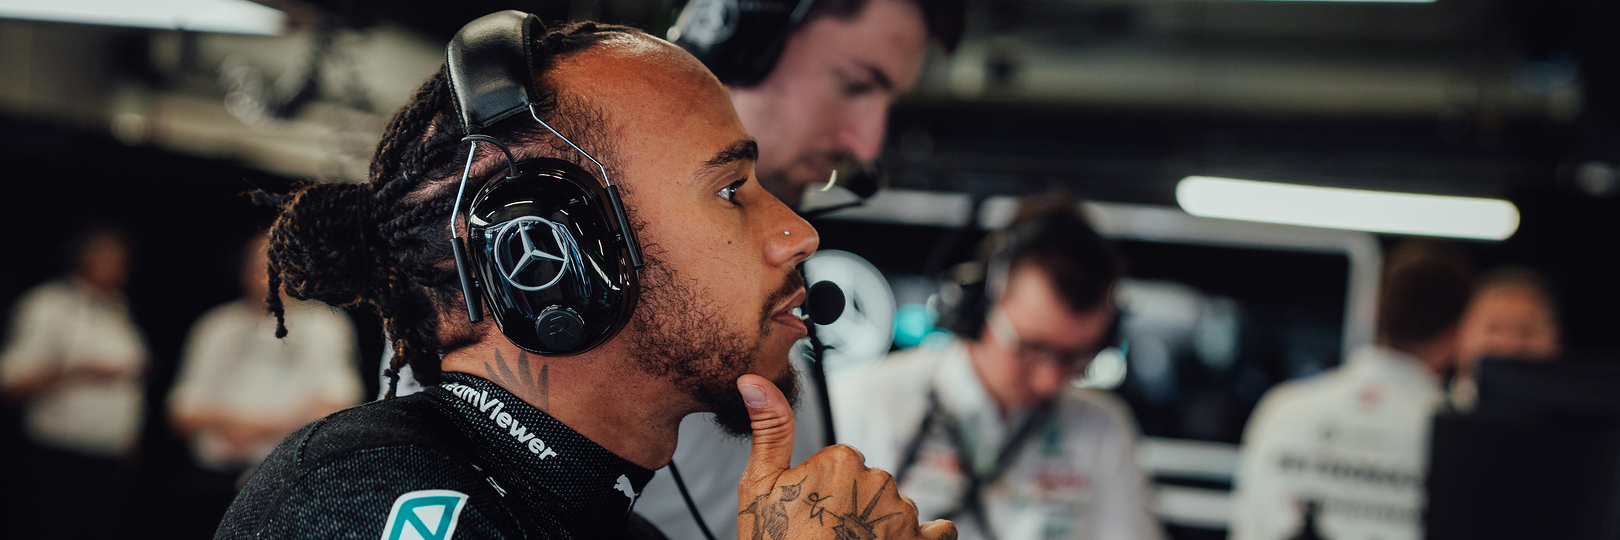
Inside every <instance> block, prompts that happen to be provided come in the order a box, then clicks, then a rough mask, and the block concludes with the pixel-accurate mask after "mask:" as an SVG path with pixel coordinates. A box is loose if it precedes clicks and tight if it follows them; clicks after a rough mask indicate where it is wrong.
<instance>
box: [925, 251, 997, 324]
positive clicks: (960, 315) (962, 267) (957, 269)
mask: <svg viewBox="0 0 1620 540" xmlns="http://www.w3.org/2000/svg"><path fill="white" fill-rule="evenodd" d="M987 296H988V291H987V290H986V287H985V282H984V269H983V266H982V265H980V264H978V263H962V264H958V265H956V266H953V267H951V269H950V270H947V271H946V272H945V276H944V278H943V279H941V280H940V289H939V294H937V295H935V298H936V299H937V305H935V306H934V309H935V310H936V311H938V312H939V323H938V324H937V325H935V326H937V327H939V328H944V329H946V330H949V331H950V332H951V333H953V334H956V335H957V337H962V338H966V339H979V334H980V333H982V332H983V331H984V322H985V319H986V317H987V316H988V315H989V306H988V305H987V304H988V303H989V299H988V298H987Z"/></svg>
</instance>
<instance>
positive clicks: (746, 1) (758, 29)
mask: <svg viewBox="0 0 1620 540" xmlns="http://www.w3.org/2000/svg"><path fill="white" fill-rule="evenodd" d="M808 1H810V0H801V1H794V0H691V1H690V2H687V4H686V7H685V8H683V9H681V13H680V15H678V16H677V17H676V19H675V25H674V26H672V27H670V29H669V40H670V41H672V42H674V43H675V44H676V45H679V46H680V47H681V48H682V49H686V52H688V53H691V54H692V56H695V57H697V59H698V60H699V61H701V62H703V65H705V66H708V68H709V71H712V72H714V75H715V77H717V78H719V79H720V82H722V83H725V84H728V85H736V86H743V87H747V86H753V85H755V84H759V82H760V81H763V80H765V77H767V76H769V75H770V74H771V71H772V70H773V69H775V68H776V62H777V60H778V59H779V58H780V57H781V56H782V48H783V47H784V46H786V44H787V37H788V34H790V33H791V31H792V30H793V16H794V14H795V13H796V12H797V11H798V10H799V7H800V4H801V3H803V2H808ZM801 15H802V14H801Z"/></svg>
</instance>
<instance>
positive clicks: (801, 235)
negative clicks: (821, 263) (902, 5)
mask: <svg viewBox="0 0 1620 540" xmlns="http://www.w3.org/2000/svg"><path fill="white" fill-rule="evenodd" d="M776 205H777V206H780V207H781V209H780V212H779V213H778V216H779V219H776V220H773V221H772V223H773V224H774V226H773V227H770V228H768V229H766V230H767V232H766V234H767V235H769V236H768V240H767V241H766V242H765V260H766V261H767V262H769V263H770V264H771V265H773V266H777V267H781V268H791V267H794V266H798V264H799V263H801V262H804V260H805V259H806V258H809V257H810V255H811V254H812V253H815V252H816V249H817V248H819V247H820V246H821V235H820V234H819V233H817V232H816V228H815V227H812V226H810V222H808V221H805V220H804V218H802V217H799V215H798V214H796V213H794V212H793V211H792V210H789V209H788V208H787V206H786V205H783V204H782V203H781V202H777V203H776Z"/></svg>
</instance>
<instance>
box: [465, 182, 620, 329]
mask: <svg viewBox="0 0 1620 540" xmlns="http://www.w3.org/2000/svg"><path fill="white" fill-rule="evenodd" d="M517 167H518V168H519V174H518V175H517V176H516V177H511V178H497V179H495V180H492V181H490V182H489V183H488V184H486V185H485V186H484V187H483V188H482V189H480V190H479V191H478V194H477V195H475V196H474V197H473V200H472V205H471V207H470V208H469V210H468V212H467V224H468V233H467V238H468V248H469V250H468V251H469V253H468V258H470V259H472V261H471V264H472V266H473V267H474V268H476V269H477V271H478V275H479V278H481V279H480V281H481V284H482V285H483V286H482V287H481V292H482V293H483V298H484V304H485V306H486V307H487V308H488V311H489V315H490V317H491V318H493V319H495V323H496V325H497V326H499V327H500V329H501V333H502V334H504V335H505V336H506V338H507V339H508V340H510V341H511V342H512V343H513V344H515V345H517V346H518V347H519V348H522V349H523V350H526V351H529V352H532V353H536V354H543V355H549V356H566V355H572V354H579V353H582V352H585V351H588V350H591V349H592V348H595V347H596V346H597V345H601V344H602V343H603V342H606V341H607V340H609V339H612V337H613V336H614V335H616V334H618V332H619V331H620V330H622V329H623V328H624V326H625V325H626V324H628V322H629V319H630V314H631V313H632V312H633V311H634V310H635V304H636V298H637V295H638V294H639V291H640V285H639V282H638V280H637V279H636V272H635V268H634V265H633V264H632V263H631V260H630V253H629V250H628V248H627V247H626V244H625V242H623V241H621V238H623V236H622V235H621V234H620V232H621V231H619V230H618V227H617V225H616V224H617V223H618V221H617V220H616V219H614V217H613V216H614V214H613V212H612V210H611V208H610V205H609V204H608V202H607V201H608V199H607V195H606V190H605V189H604V188H603V187H602V186H601V184H600V182H598V181H597V180H596V179H595V178H594V177H592V176H591V175H590V174H589V173H587V172H585V171H584V170H583V169H580V168H579V167H578V166H576V165H574V164H572V163H569V162H567V161H562V160H558V159H550V158H541V159H533V160H527V161H523V162H519V163H518V164H517Z"/></svg>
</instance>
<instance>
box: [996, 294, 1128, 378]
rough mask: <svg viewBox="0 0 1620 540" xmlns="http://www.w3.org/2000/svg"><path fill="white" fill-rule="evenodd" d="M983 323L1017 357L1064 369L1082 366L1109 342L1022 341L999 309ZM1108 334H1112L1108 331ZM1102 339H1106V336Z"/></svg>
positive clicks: (1010, 322) (1015, 329) (1025, 360)
mask: <svg viewBox="0 0 1620 540" xmlns="http://www.w3.org/2000/svg"><path fill="white" fill-rule="evenodd" d="M985 325H986V326H987V327H988V328H989V329H990V335H991V336H992V337H994V338H996V341H998V342H1000V343H1001V344H1002V345H1003V346H1005V347H1007V348H1008V349H1011V350H1013V351H1015V352H1016V353H1017V355H1018V359H1019V360H1021V361H1024V362H1029V363H1040V364H1051V365H1054V366H1057V367H1061V368H1064V369H1074V368H1078V367H1081V366H1084V365H1085V364H1086V363H1087V362H1089V361H1091V359H1092V358H1093V357H1096V356H1097V353H1098V352H1099V351H1101V350H1102V349H1103V348H1106V347H1108V346H1109V345H1110V344H1109V343H1100V344H1098V345H1097V346H1094V347H1082V348H1077V349H1065V348H1061V347H1055V346H1052V345H1048V344H1045V343H1040V342H1033V341H1024V339H1023V338H1021V337H1019V336H1018V329H1017V328H1014V327H1013V324H1012V321H1011V320H1008V319H1007V316H1006V315H1005V314H1003V313H1002V312H1001V310H999V309H998V310H994V311H991V312H990V316H989V317H987V318H986V320H985ZM1109 334H1112V332H1110V333H1109ZM1104 341H1108V340H1107V339H1106V338H1105V339H1104Z"/></svg>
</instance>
